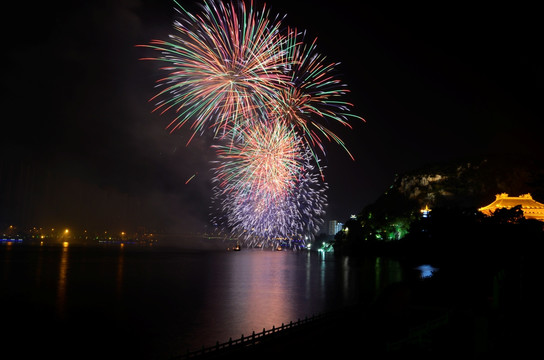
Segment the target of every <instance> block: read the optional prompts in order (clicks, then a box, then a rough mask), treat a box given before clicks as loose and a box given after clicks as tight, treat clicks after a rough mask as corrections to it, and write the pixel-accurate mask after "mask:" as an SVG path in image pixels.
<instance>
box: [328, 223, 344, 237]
mask: <svg viewBox="0 0 544 360" xmlns="http://www.w3.org/2000/svg"><path fill="white" fill-rule="evenodd" d="M343 225H344V224H342V223H341V222H338V221H336V220H331V221H329V235H336V233H337V232H339V231H340V230H342V226H343Z"/></svg>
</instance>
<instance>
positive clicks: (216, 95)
mask: <svg viewBox="0 0 544 360" xmlns="http://www.w3.org/2000/svg"><path fill="white" fill-rule="evenodd" d="M178 6H179V10H178V12H179V14H180V19H179V20H176V21H175V22H174V29H175V34H173V35H170V40H169V41H163V40H152V41H151V42H150V44H149V45H140V46H142V47H148V48H151V49H153V50H156V51H158V52H159V53H160V56H159V57H149V58H143V60H155V61H159V62H161V63H164V64H165V65H164V67H162V70H163V71H166V72H167V74H166V76H165V77H163V78H161V79H160V80H158V82H157V83H158V85H159V89H160V90H159V91H158V93H157V94H156V95H155V96H154V97H153V98H152V99H151V101H157V105H156V107H155V110H154V111H159V112H160V113H161V114H164V113H166V112H167V111H170V110H173V111H175V113H176V115H175V117H174V119H173V120H172V121H171V122H170V123H169V124H168V126H167V128H168V129H170V131H175V130H176V129H178V128H180V127H181V126H183V125H184V124H185V123H187V122H189V121H191V122H192V124H191V129H192V130H193V131H194V133H198V132H203V131H205V130H207V129H212V131H213V132H214V134H215V135H217V134H221V136H222V135H223V134H224V133H225V130H226V129H227V128H229V129H237V128H238V127H239V126H242V127H243V126H245V123H246V122H247V121H251V120H252V119H257V118H261V117H262V116H261V112H262V110H263V109H264V108H265V106H264V104H267V103H269V102H270V101H271V100H272V99H273V98H274V96H275V94H276V93H277V91H278V89H279V88H281V86H283V84H284V82H285V81H286V80H287V77H286V76H285V74H284V73H283V71H282V69H283V67H284V66H285V56H284V54H283V52H284V51H285V50H284V49H283V46H282V43H283V37H282V36H281V35H280V24H281V20H279V19H276V20H275V21H270V20H269V11H268V10H266V8H264V7H263V9H262V11H255V10H254V9H253V4H252V3H251V4H250V7H249V8H248V7H247V6H246V5H245V3H244V2H243V1H240V2H237V3H234V2H233V3H230V4H225V3H222V2H220V1H215V0H212V1H208V2H205V4H204V5H203V6H202V10H203V11H202V13H201V14H198V15H193V14H191V13H189V12H187V11H185V9H184V8H183V7H181V6H180V5H179V4H178ZM193 136H194V134H193ZM189 141H190V140H189Z"/></svg>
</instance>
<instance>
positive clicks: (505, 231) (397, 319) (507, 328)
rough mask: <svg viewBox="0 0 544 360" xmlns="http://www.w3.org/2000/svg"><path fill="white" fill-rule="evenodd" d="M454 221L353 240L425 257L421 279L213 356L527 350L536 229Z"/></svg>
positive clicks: (381, 251) (483, 354) (408, 261)
mask: <svg viewBox="0 0 544 360" xmlns="http://www.w3.org/2000/svg"><path fill="white" fill-rule="evenodd" d="M535 225H540V224H538V223H532V224H529V226H510V225H508V224H506V225H501V226H489V227H481V228H479V229H478V230H477V231H475V232H472V233H465V234H463V236H459V235H460V230H461V229H460V228H458V229H452V230H451V231H450V233H449V235H445V236H441V237H439V238H437V237H432V236H427V234H420V236H411V237H408V238H407V239H405V240H404V241H398V242H394V243H369V244H361V247H359V249H358V250H363V251H362V252H358V253H357V254H354V253H351V254H346V253H339V254H338V255H339V256H343V255H349V256H352V257H353V256H354V257H364V256H383V257H393V258H396V259H398V260H399V261H401V262H403V264H404V265H405V266H408V267H410V266H412V265H416V264H421V263H428V264H432V265H433V267H435V268H437V269H438V270H437V271H436V272H435V273H434V274H433V275H432V276H430V277H428V278H420V279H407V280H405V281H401V282H396V283H393V284H390V285H389V286H387V287H386V288H385V289H384V290H383V291H382V292H381V293H380V294H378V296H377V297H376V298H375V299H374V300H373V301H371V302H370V303H369V304H360V305H359V306H354V307H350V308H347V309H343V310H340V311H338V312H335V313H333V314H331V316H328V317H325V318H324V319H323V320H319V321H316V322H314V323H311V324H308V325H306V326H304V327H300V328H299V329H297V330H294V331H290V332H286V333H285V334H284V335H283V336H277V337H275V338H272V339H270V340H269V341H265V342H263V343H261V344H260V345H257V346H251V347H246V348H243V349H242V350H238V351H236V352H233V353H225V354H224V355H222V356H220V357H221V358H236V359H253V358H260V359H263V358H265V359H268V358H270V359H277V358H279V357H283V358H285V357H287V358H290V359H291V358H293V359H295V358H301V357H304V358H312V357H318V356H319V357H322V356H324V357H327V356H330V357H341V358H348V357H353V356H354V354H356V355H357V356H360V357H364V356H371V357H372V358H374V357H378V356H379V357H380V358H398V357H399V356H406V355H410V354H415V355H418V357H419V358H440V359H446V358H447V359H453V358H475V359H483V358H496V357H499V356H500V357H504V356H506V355H510V356H516V357H517V358H519V357H523V356H524V355H529V354H532V353H533V351H534V349H535V347H536V344H538V342H537V339H536V332H535V330H534V327H535V326H538V324H539V323H538V322H536V320H535V319H536V316H537V314H538V313H540V311H539V308H540V306H539V305H538V304H537V302H538V301H537V300H538V299H539V295H538V293H539V291H538V287H539V285H540V281H541V278H540V274H541V273H542V270H541V269H540V265H539V264H540V262H541V259H540V255H539V254H540V252H538V251H537V249H538V245H539V244H541V243H542V240H544V239H543V233H542V231H541V230H540V229H541V228H540V227H538V226H535Z"/></svg>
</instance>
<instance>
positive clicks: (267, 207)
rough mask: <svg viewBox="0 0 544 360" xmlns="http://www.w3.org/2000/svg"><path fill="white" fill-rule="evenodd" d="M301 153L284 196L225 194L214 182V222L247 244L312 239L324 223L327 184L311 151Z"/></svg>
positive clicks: (254, 193)
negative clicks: (316, 168)
mask: <svg viewBox="0 0 544 360" xmlns="http://www.w3.org/2000/svg"><path fill="white" fill-rule="evenodd" d="M302 153H303V156H302V158H303V160H302V162H301V163H302V166H301V171H299V172H298V175H297V178H296V181H294V182H292V183H291V187H290V188H289V190H288V194H286V196H283V197H278V196H275V195H276V194H274V193H269V192H266V191H262V192H252V193H251V194H246V193H245V192H228V193H226V192H225V191H224V189H222V188H221V187H220V186H219V185H216V187H215V189H214V197H213V200H214V203H215V204H216V206H217V209H215V210H217V211H216V214H217V216H216V217H215V219H214V221H215V224H216V225H217V226H219V227H223V228H225V229H227V231H228V232H229V233H231V234H234V235H235V236H237V237H238V238H240V239H243V240H245V241H246V242H247V243H248V244H249V245H252V244H253V245H257V244H261V245H263V244H266V245H271V244H274V243H277V242H284V241H289V242H297V243H300V244H303V243H304V242H305V241H306V240H307V239H308V238H310V239H311V238H313V237H314V235H315V234H316V233H317V231H318V230H319V228H320V227H321V225H322V224H323V216H324V214H325V207H326V205H327V203H326V199H327V197H326V194H325V191H326V189H327V184H326V183H323V182H322V181H321V179H320V176H319V173H318V172H317V171H315V169H314V166H313V165H312V162H313V161H312V156H311V153H310V151H309V150H308V149H307V150H306V151H302Z"/></svg>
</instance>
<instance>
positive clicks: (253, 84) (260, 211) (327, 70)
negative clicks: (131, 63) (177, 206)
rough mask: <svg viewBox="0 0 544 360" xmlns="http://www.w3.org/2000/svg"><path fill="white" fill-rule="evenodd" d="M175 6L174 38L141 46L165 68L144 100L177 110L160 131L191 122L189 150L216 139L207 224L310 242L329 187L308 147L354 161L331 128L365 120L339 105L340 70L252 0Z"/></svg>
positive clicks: (251, 235)
mask: <svg viewBox="0 0 544 360" xmlns="http://www.w3.org/2000/svg"><path fill="white" fill-rule="evenodd" d="M176 4H177V6H178V7H179V9H176V10H177V11H178V13H179V15H180V19H179V20H176V21H175V22H174V30H175V34H173V35H170V37H169V41H163V40H153V41H151V42H150V44H148V45H140V46H142V47H146V48H150V49H152V50H154V51H157V52H159V54H160V55H159V56H158V57H147V58H143V59H144V60H155V61H158V62H161V63H163V64H164V66H163V67H162V68H161V69H162V70H163V71H165V72H166V75H165V77H163V78H161V79H159V80H158V81H157V86H158V88H159V90H158V92H157V94H156V95H155V96H154V97H153V98H152V99H151V101H156V107H155V109H154V111H157V112H160V113H161V115H162V114H165V113H167V112H171V111H173V112H175V116H174V119H173V120H172V121H171V122H170V123H169V124H168V125H167V129H169V130H170V131H171V132H173V131H175V130H177V129H180V128H181V127H182V126H184V125H185V124H186V123H190V124H191V125H190V129H191V130H192V131H193V134H192V136H191V138H190V139H189V141H188V142H187V144H189V143H190V141H191V139H192V138H193V137H194V136H195V135H196V134H198V133H200V134H202V133H204V132H211V133H212V134H213V137H214V139H215V140H216V141H218V142H219V144H218V145H213V147H215V149H216V154H217V158H218V160H217V161H216V162H215V163H216V164H217V165H216V166H215V168H213V169H212V170H213V171H214V178H213V182H214V184H215V187H214V194H213V196H212V203H213V204H214V206H215V208H214V211H219V213H218V214H216V215H214V218H213V222H214V223H215V224H216V225H218V226H221V227H225V228H227V229H229V231H230V232H231V233H232V234H234V235H236V236H239V237H240V238H244V239H246V240H247V241H248V242H259V241H261V242H262V241H266V242H271V241H279V240H280V239H299V240H302V239H305V238H306V237H307V236H310V237H313V236H314V235H315V233H316V232H317V231H318V229H319V226H321V224H322V222H323V216H324V213H325V210H324V208H325V207H326V195H325V191H326V189H327V184H326V183H325V181H324V175H323V169H322V167H321V166H320V159H319V156H318V154H317V152H316V150H319V151H320V152H321V153H322V154H324V153H325V145H324V141H325V140H327V141H333V142H335V143H337V144H339V145H340V146H341V147H343V148H344V150H345V151H346V152H347V153H348V154H349V156H350V157H351V158H352V159H353V156H352V155H351V153H350V152H349V151H348V149H347V147H346V146H345V144H344V142H343V141H342V140H341V139H340V138H339V137H338V136H337V135H336V134H335V133H334V132H333V131H332V130H331V129H330V128H329V125H330V124H340V125H343V126H347V127H351V125H350V123H349V122H350V120H351V119H352V118H356V119H360V120H363V119H362V118H361V117H359V116H356V115H353V114H351V113H350V108H351V107H352V106H353V105H352V104H350V103H348V102H345V101H343V100H342V99H343V97H344V96H345V95H346V93H347V92H348V90H347V87H346V85H345V84H343V83H342V82H341V81H340V80H339V79H338V78H337V77H336V75H335V68H336V66H337V65H338V64H336V63H329V62H327V61H326V57H325V56H323V55H321V54H319V53H318V52H317V51H316V40H315V39H314V40H313V41H312V42H311V43H309V44H307V43H305V39H304V35H303V34H301V33H298V32H297V31H296V29H295V30H293V29H289V28H287V31H286V32H285V33H282V29H281V23H282V21H283V19H280V18H279V17H276V18H275V19H274V20H272V21H271V20H270V19H269V16H270V12H269V11H268V10H267V9H266V7H264V6H263V8H262V10H256V9H254V7H253V2H252V1H251V2H250V4H249V6H246V4H245V2H244V1H239V2H236V3H235V2H230V3H223V2H221V1H220V0H205V2H204V4H203V5H202V8H201V9H202V11H201V13H199V14H197V15H193V14H191V13H189V12H187V11H186V10H185V9H184V8H183V7H181V6H180V5H179V3H178V2H176ZM195 175H196V174H195ZM195 175H193V176H191V177H190V178H189V179H188V180H187V181H186V183H188V182H189V181H191V180H192V179H193V178H194V176H195ZM319 176H321V179H319Z"/></svg>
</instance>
